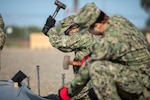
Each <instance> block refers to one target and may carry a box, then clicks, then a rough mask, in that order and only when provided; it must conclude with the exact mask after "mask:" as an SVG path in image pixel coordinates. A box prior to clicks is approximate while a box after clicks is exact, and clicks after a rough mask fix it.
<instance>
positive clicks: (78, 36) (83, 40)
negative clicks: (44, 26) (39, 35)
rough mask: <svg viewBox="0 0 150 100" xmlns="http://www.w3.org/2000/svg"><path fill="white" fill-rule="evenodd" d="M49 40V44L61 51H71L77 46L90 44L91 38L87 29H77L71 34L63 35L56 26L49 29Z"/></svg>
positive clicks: (82, 46) (81, 46)
mask: <svg viewBox="0 0 150 100" xmlns="http://www.w3.org/2000/svg"><path fill="white" fill-rule="evenodd" d="M48 34H49V41H50V43H51V45H52V46H53V47H55V48H57V49H59V50H61V51H63V52H71V51H74V50H75V49H78V48H84V47H87V46H89V45H92V43H93V39H91V35H89V33H88V31H84V30H81V31H78V32H75V33H73V34H72V35H65V34H64V32H61V31H60V30H59V29H58V27H54V28H52V29H50V31H49V33H48Z"/></svg>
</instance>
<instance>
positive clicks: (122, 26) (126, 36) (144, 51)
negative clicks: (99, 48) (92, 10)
mask: <svg viewBox="0 0 150 100" xmlns="http://www.w3.org/2000/svg"><path fill="white" fill-rule="evenodd" d="M108 23H109V25H108V28H107V30H106V31H105V36H104V38H103V40H104V42H105V44H107V45H106V46H107V47H109V48H110V49H111V52H110V53H108V58H107V57H106V58H104V59H107V60H110V61H112V62H116V63H121V64H123V65H127V66H140V65H142V66H143V65H149V64H150V63H149V62H150V54H149V49H148V42H147V41H146V39H145V36H144V35H143V33H141V32H140V31H139V30H138V29H137V28H136V27H135V26H134V25H133V24H132V23H130V22H129V21H128V20H127V19H125V18H124V17H122V16H119V15H115V16H112V17H110V19H109V21H108ZM108 45H109V46H108ZM108 50H109V49H108ZM106 56H107V55H106ZM142 66H141V67H142ZM130 68H131V67H130ZM132 69H135V70H136V69H138V70H139V69H141V68H140V67H133V68H132ZM142 69H143V68H142ZM147 70H148V69H147ZM144 71H145V70H144ZM147 74H148V73H147Z"/></svg>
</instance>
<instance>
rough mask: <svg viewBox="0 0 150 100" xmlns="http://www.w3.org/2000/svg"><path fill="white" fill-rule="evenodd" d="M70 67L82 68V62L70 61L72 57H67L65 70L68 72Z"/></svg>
mask: <svg viewBox="0 0 150 100" xmlns="http://www.w3.org/2000/svg"><path fill="white" fill-rule="evenodd" d="M69 65H75V66H81V65H82V64H81V62H80V61H70V56H68V55H65V56H64V59H63V68H64V69H65V70H68V69H69Z"/></svg>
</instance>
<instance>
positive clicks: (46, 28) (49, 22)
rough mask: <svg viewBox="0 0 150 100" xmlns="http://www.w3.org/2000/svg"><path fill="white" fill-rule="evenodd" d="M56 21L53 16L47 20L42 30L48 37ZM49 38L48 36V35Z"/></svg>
mask: <svg viewBox="0 0 150 100" xmlns="http://www.w3.org/2000/svg"><path fill="white" fill-rule="evenodd" d="M55 22H56V20H55V19H53V18H52V16H49V17H48V18H47V20H46V23H45V25H44V27H43V29H42V32H43V33H44V34H45V35H47V32H48V31H49V29H50V28H52V27H53V26H54V25H55ZM47 36H48V35H47Z"/></svg>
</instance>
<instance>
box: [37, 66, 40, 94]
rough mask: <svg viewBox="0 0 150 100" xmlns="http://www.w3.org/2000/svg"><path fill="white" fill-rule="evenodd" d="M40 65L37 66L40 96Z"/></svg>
mask: <svg viewBox="0 0 150 100" xmlns="http://www.w3.org/2000/svg"><path fill="white" fill-rule="evenodd" d="M39 70H40V66H37V79H38V95H39V96H40V72H39Z"/></svg>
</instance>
